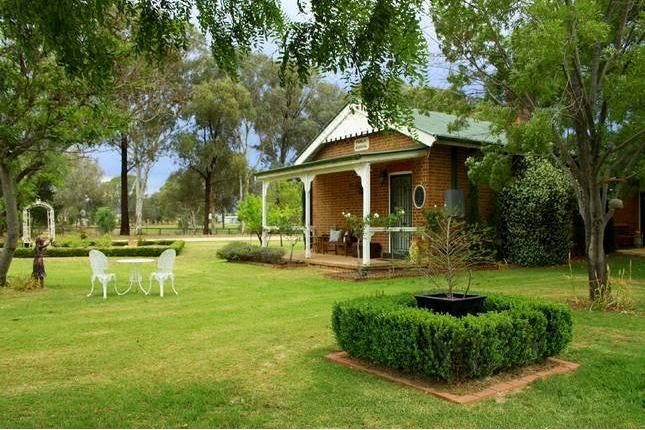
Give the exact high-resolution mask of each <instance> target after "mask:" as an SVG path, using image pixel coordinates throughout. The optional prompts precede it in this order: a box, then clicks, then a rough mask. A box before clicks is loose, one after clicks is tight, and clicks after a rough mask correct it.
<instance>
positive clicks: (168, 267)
mask: <svg viewBox="0 0 645 430" xmlns="http://www.w3.org/2000/svg"><path fill="white" fill-rule="evenodd" d="M176 257H177V253H176V252H175V250H174V249H167V250H165V251H164V252H162V253H161V255H160V256H159V261H158V262H157V271H156V272H152V273H151V274H150V285H149V288H148V291H145V293H146V295H148V294H149V293H150V290H151V289H152V281H153V280H155V279H156V280H157V281H158V282H159V296H161V297H163V284H164V282H165V281H166V280H168V279H170V286H171V287H172V290H173V291H174V292H175V294H179V293H177V290H175V275H174V274H173V273H172V270H173V268H174V267H175V258H176Z"/></svg>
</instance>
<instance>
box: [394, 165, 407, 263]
mask: <svg viewBox="0 0 645 430" xmlns="http://www.w3.org/2000/svg"><path fill="white" fill-rule="evenodd" d="M399 209H403V210H404V211H405V213H404V215H403V218H402V219H401V221H400V223H399V226H401V227H412V175H411V174H409V173H406V174H402V175H391V176H390V213H393V212H394V211H396V210H399ZM411 243H412V233H411V232H407V231H406V232H392V233H390V252H391V253H392V254H393V255H394V257H395V258H397V257H398V258H403V257H406V256H407V255H408V253H409V251H410V244H411Z"/></svg>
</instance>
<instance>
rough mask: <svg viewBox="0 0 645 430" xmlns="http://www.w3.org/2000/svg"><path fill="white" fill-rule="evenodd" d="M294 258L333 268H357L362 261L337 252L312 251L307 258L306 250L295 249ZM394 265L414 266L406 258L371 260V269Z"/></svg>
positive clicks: (397, 266) (387, 267)
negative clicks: (318, 252)
mask: <svg viewBox="0 0 645 430" xmlns="http://www.w3.org/2000/svg"><path fill="white" fill-rule="evenodd" d="M293 258H294V259H297V260H299V261H304V262H305V263H307V264H308V265H310V266H321V267H329V268H332V269H357V268H358V267H359V266H360V265H361V262H360V261H359V260H358V258H356V257H345V256H344V255H336V254H333V253H331V254H317V253H312V254H311V258H307V259H305V251H304V250H302V251H295V252H294V253H293ZM392 265H394V267H396V268H409V267H413V265H412V264H411V263H409V262H408V261H406V260H394V261H392V260H389V259H383V258H372V259H371V260H370V268H371V269H389V268H391V267H392Z"/></svg>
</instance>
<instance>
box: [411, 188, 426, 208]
mask: <svg viewBox="0 0 645 430" xmlns="http://www.w3.org/2000/svg"><path fill="white" fill-rule="evenodd" d="M425 202H426V189H425V188H423V185H420V184H419V185H417V186H416V187H414V207H415V208H417V209H421V208H422V207H423V205H424V204H425Z"/></svg>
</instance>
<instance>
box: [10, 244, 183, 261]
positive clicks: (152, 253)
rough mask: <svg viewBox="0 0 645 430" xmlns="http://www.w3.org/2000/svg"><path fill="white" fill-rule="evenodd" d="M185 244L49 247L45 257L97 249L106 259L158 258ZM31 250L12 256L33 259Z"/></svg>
mask: <svg viewBox="0 0 645 430" xmlns="http://www.w3.org/2000/svg"><path fill="white" fill-rule="evenodd" d="M184 245H185V242H184V241H183V240H177V241H174V242H172V244H170V245H169V246H144V247H141V246H138V247H136V248H128V247H124V246H118V247H116V248H96V247H83V248H64V247H49V248H47V252H46V253H45V256H46V257H87V256H88V254H89V252H90V250H92V249H97V250H99V251H101V252H102V253H104V254H105V255H107V256H108V257H158V256H160V255H161V253H162V252H164V251H165V250H167V249H174V250H175V252H177V255H179V254H180V253H181V251H182V250H183V249H184ZM33 256H34V249H33V248H17V249H16V252H15V254H14V257H16V258H33Z"/></svg>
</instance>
